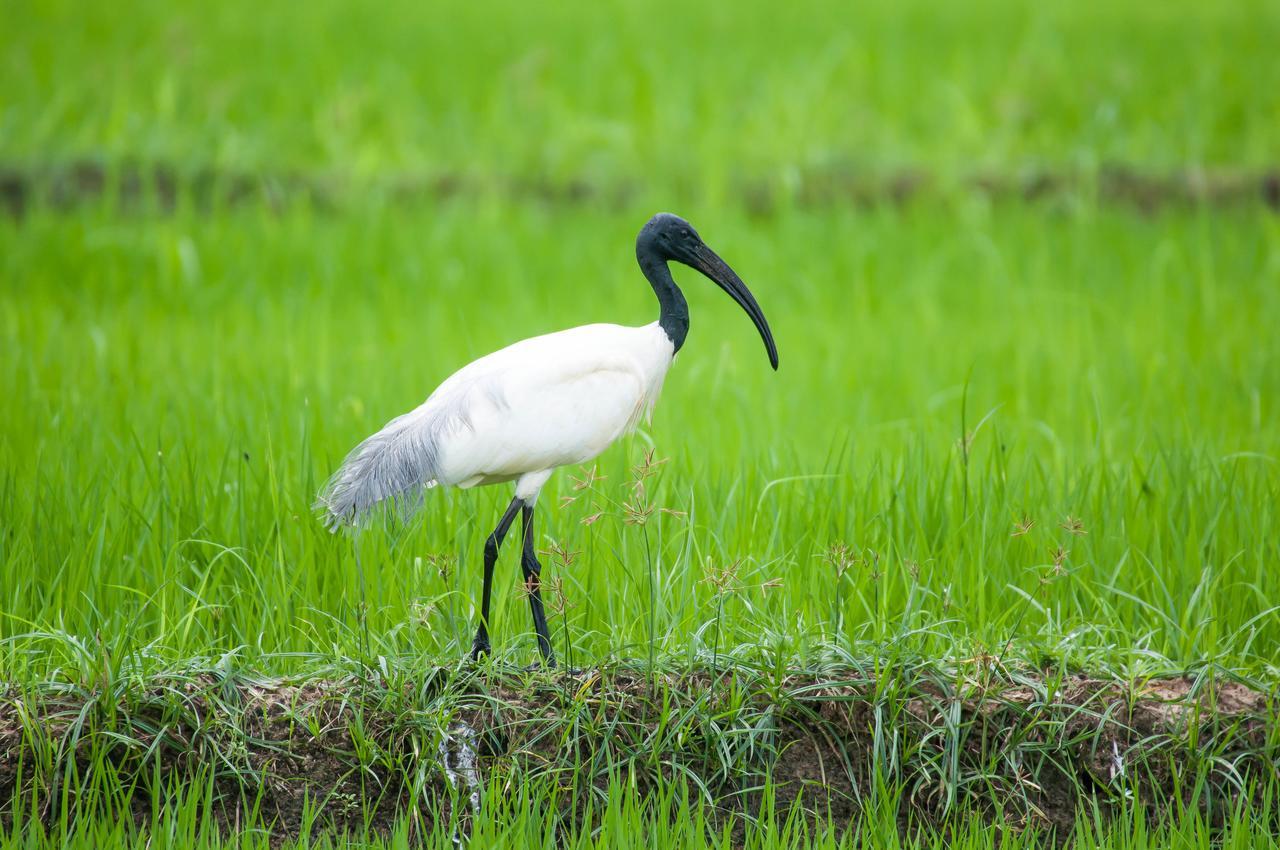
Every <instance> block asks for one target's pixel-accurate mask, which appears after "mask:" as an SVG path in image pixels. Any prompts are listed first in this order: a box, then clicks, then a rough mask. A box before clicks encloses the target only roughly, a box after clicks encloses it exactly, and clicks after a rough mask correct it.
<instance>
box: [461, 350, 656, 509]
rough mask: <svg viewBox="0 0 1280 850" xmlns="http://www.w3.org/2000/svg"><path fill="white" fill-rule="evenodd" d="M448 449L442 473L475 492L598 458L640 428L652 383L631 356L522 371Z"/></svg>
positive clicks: (512, 374) (502, 384)
mask: <svg viewBox="0 0 1280 850" xmlns="http://www.w3.org/2000/svg"><path fill="white" fill-rule="evenodd" d="M495 383H496V386H495V387H494V389H495V390H496V391H495V392H493V393H491V394H486V395H485V396H483V397H481V398H478V399H477V400H476V401H477V404H476V405H475V406H474V407H473V408H472V409H471V410H470V416H469V419H470V424H469V425H468V427H465V428H459V429H457V430H455V431H454V432H452V433H451V434H450V435H449V438H448V439H447V440H446V441H445V442H444V443H442V445H441V447H440V452H441V471H442V473H443V476H444V478H443V479H442V480H446V481H448V482H449V483H451V484H458V485H459V486H463V487H468V486H472V485H475V484H488V483H494V482H497V481H505V480H510V479H512V478H516V477H519V476H520V475H523V474H525V473H527V472H538V471H541V470H547V469H554V468H556V467H559V466H569V465H572V464H577V463H582V462H583V461H586V460H590V459H591V458H593V457H595V456H596V455H598V454H600V453H601V452H602V451H604V450H605V449H606V448H608V447H609V445H610V444H611V443H612V442H613V441H614V440H616V439H617V438H618V437H619V436H621V435H622V434H624V433H625V432H626V431H627V430H628V429H630V428H631V427H633V426H634V425H635V424H636V423H637V422H638V421H639V419H640V418H641V415H642V414H643V411H644V409H645V382H644V380H643V374H642V373H641V372H640V370H639V369H638V368H637V367H636V364H635V363H634V361H632V360H631V359H630V358H628V357H626V356H625V355H606V356H598V357H596V358H594V359H593V360H592V361H591V362H581V361H569V362H564V363H558V364H556V366H555V367H553V368H546V367H545V366H535V367H531V368H515V369H513V370H511V371H509V372H506V373H504V374H503V375H502V376H501V378H500V380H498V381H497V382H495Z"/></svg>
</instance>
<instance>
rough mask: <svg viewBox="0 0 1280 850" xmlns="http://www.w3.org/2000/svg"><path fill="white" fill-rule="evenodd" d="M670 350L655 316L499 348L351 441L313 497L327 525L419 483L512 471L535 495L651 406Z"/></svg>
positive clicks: (485, 480) (484, 480) (470, 482)
mask: <svg viewBox="0 0 1280 850" xmlns="http://www.w3.org/2000/svg"><path fill="white" fill-rule="evenodd" d="M674 354H675V351H674V345H673V344H672V342H671V339H670V338H669V337H668V336H667V334H666V332H665V331H663V330H662V328H661V327H659V325H658V324H657V323H656V322H655V323H653V324H651V325H645V326H643V327H638V328H633V327H624V326H621V325H608V324H597V325H584V326H582V327H577V328H571V329H569V330H565V331H560V332H558V333H552V334H546V335H544V336H538V337H533V338H531V339H526V340H522V341H521V342H517V343H515V344H513V345H510V346H507V347H506V348H503V349H501V350H500V351H496V352H494V353H493V354H490V355H488V356H486V357H482V358H480V359H479V360H476V361H474V362H472V363H470V364H468V365H467V366H465V367H463V368H462V369H460V370H459V371H457V372H456V373H454V374H453V375H452V376H450V377H449V378H448V379H447V380H446V381H445V382H444V383H442V384H441V385H440V386H439V388H437V389H436V391H435V392H433V393H432V394H431V396H430V397H429V398H428V399H427V400H426V401H425V402H423V403H422V404H421V405H420V406H419V407H417V408H416V409H415V410H413V411H411V412H409V413H407V414H405V415H404V416H401V417H398V418H397V419H394V420H392V421H391V422H389V423H387V425H386V426H385V427H384V428H383V429H382V430H381V431H379V432H378V433H377V434H374V435H373V436H372V437H370V438H369V439H367V440H365V441H364V442H363V443H361V444H360V445H359V446H357V447H356V449H355V450H354V451H353V452H352V453H351V455H350V456H349V457H348V458H347V460H346V462H344V463H343V465H342V468H341V469H339V470H338V472H337V473H336V474H335V475H334V477H333V479H332V480H331V481H330V482H329V485H328V486H327V487H326V488H325V492H324V493H323V494H322V495H321V504H322V506H323V507H324V508H325V509H326V510H327V511H328V513H329V515H330V520H331V522H332V523H335V524H336V523H343V522H356V521H359V519H360V518H361V517H362V516H363V515H365V514H367V513H368V511H369V510H371V509H372V508H373V507H375V506H376V505H377V504H378V503H379V502H382V501H383V500H385V499H390V498H395V497H397V496H400V495H401V494H404V493H407V492H409V491H411V490H416V489H418V488H420V487H430V486H434V485H435V484H443V485H454V486H458V487H474V486H477V485H483V484H496V483H499V482H503V481H513V480H514V481H516V482H517V484H516V495H517V496H518V497H520V498H522V499H524V500H525V501H527V502H529V503H532V501H533V500H534V499H535V498H536V497H537V493H538V490H539V489H540V488H541V487H542V485H543V484H544V483H546V481H547V479H548V478H549V477H550V474H551V471H552V470H554V469H555V468H557V467H560V466H570V465H573V464H578V463H583V462H584V461H588V460H591V459H592V458H594V457H596V456H597V455H598V454H600V453H601V452H603V451H604V450H605V449H606V448H608V447H609V445H610V444H612V443H613V442H614V441H615V440H616V439H618V437H620V436H622V435H623V434H625V433H627V432H628V431H630V430H631V429H633V428H634V427H635V426H636V425H637V424H639V422H640V421H641V420H642V419H643V418H645V417H646V416H647V415H648V413H649V412H650V410H651V409H652V408H653V404H654V402H656V401H657V398H658V394H659V392H660V391H661V389H662V381H663V378H664V377H665V376H666V373H667V369H668V368H669V367H670V366H671V362H672V360H673V358H674Z"/></svg>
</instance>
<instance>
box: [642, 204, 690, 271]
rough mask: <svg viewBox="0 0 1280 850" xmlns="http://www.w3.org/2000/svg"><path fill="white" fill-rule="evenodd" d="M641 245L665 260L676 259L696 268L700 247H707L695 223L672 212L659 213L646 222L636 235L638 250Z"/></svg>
mask: <svg viewBox="0 0 1280 850" xmlns="http://www.w3.org/2000/svg"><path fill="white" fill-rule="evenodd" d="M641 245H644V246H646V247H648V248H649V250H651V251H652V252H653V253H654V254H657V255H658V256H659V257H660V258H661V259H663V260H675V261H676V262H678V263H684V264H685V265H686V266H693V267H694V268H697V266H694V265H693V261H694V259H695V258H696V257H697V252H698V249H699V248H703V247H705V246H704V245H703V242H702V237H700V236H698V231H696V230H694V229H693V225H692V224H690V223H689V222H687V221H685V220H684V219H682V218H681V217H680V216H678V215H673V214H672V213H658V214H657V215H655V216H654V217H653V218H651V219H649V220H648V221H647V222H645V225H644V227H643V228H641V230H640V235H639V236H638V237H636V250H637V252H638V251H639V250H640V247H641Z"/></svg>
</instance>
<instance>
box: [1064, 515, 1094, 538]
mask: <svg viewBox="0 0 1280 850" xmlns="http://www.w3.org/2000/svg"><path fill="white" fill-rule="evenodd" d="M1062 529H1063V530H1064V531H1066V532H1068V533H1070V534H1088V533H1089V532H1087V531H1085V529H1084V523H1083V522H1082V521H1081V520H1079V519H1076V518H1075V517H1073V516H1071V515H1070V514H1067V518H1066V519H1065V520H1063V521H1062Z"/></svg>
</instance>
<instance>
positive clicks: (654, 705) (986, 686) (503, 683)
mask: <svg viewBox="0 0 1280 850" xmlns="http://www.w3.org/2000/svg"><path fill="white" fill-rule="evenodd" d="M1278 764H1280V735H1278V734H1277V703H1276V694H1275V693H1263V692H1261V691H1258V690H1252V689H1250V688H1248V687H1246V686H1244V685H1242V684H1239V683H1237V682H1233V681H1213V680H1211V679H1206V678H1199V679H1190V678H1172V679H1157V680H1151V681H1145V682H1137V683H1124V682H1117V681H1114V680H1108V679H1102V678H1096V677H1089V676H1085V675H1072V676H1065V677H1064V676H1061V675H1057V676H1047V675H1042V674H1036V673H1020V674H1016V675H1014V674H1011V673H1009V672H1008V671H1007V670H1004V669H1003V668H997V667H987V668H982V669H978V670H974V671H970V672H968V673H964V674H959V673H955V672H954V671H952V672H951V673H950V674H949V676H947V677H944V676H939V675H922V674H921V672H920V671H918V670H915V671H906V670H903V671H889V672H882V674H881V675H880V677H879V678H874V677H870V676H868V675H866V674H865V673H863V672H860V671H849V672H848V673H847V674H831V673H827V674H825V675H823V676H815V675H811V674H804V673H796V674H791V675H786V676H782V677H778V676H767V675H764V674H758V673H743V672H741V671H738V672H734V673H718V674H712V673H709V672H702V673H693V674H686V675H668V676H663V677H659V678H656V679H650V678H649V677H647V676H646V675H644V674H643V673H640V672H637V671H634V670H629V669H597V670H591V671H583V672H579V673H575V674H565V673H559V674H530V673H523V672H511V673H509V674H496V673H492V672H490V673H478V672H475V671H469V670H465V669H451V670H438V671H431V672H430V673H429V674H427V675H424V676H423V677H422V678H421V679H419V680H417V681H414V682H411V683H409V684H404V685H397V686H391V685H388V684H387V683H386V682H383V681H380V680H379V676H378V674H377V673H376V672H373V671H371V674H370V676H369V677H368V678H365V679H357V678H352V679H349V680H344V681H314V682H281V681H265V680H257V681H251V680H248V679H246V678H244V677H241V678H238V679H234V680H233V679H228V678H226V677H219V676H218V675H214V674H212V673H202V674H197V675H184V676H181V677H173V678H167V679H166V678H160V679H157V680H155V681H151V682H147V683H142V684H138V685H135V686H132V687H128V688H121V687H116V688H114V689H112V690H110V691H109V692H108V691H105V690H97V689H95V688H94V687H92V686H88V687H76V686H69V685H60V686H53V685H50V686H45V687H41V688H18V687H13V686H10V687H9V688H8V689H7V690H6V689H4V688H3V687H0V818H3V819H4V821H5V822H6V823H7V822H8V821H9V820H10V819H11V817H12V812H13V809H14V805H15V804H16V805H19V806H21V807H22V810H23V811H25V812H32V811H34V812H37V813H38V816H39V817H41V818H43V819H45V820H47V821H49V822H53V821H55V820H56V819H57V818H58V817H59V813H60V812H61V811H62V810H63V809H64V808H66V809H68V810H70V811H72V812H77V811H82V810H85V809H90V810H93V811H101V810H102V807H103V806H104V805H106V804H105V803H104V801H103V800H102V799H100V797H101V795H100V794H99V795H97V796H95V794H94V792H92V790H90V789H92V788H93V787H94V786H95V773H96V774H98V776H97V778H98V779H100V778H101V775H103V771H104V770H105V767H104V766H106V765H109V766H110V769H111V770H112V771H114V772H115V779H113V781H114V782H117V783H121V784H123V783H124V782H136V783H137V789H138V790H137V791H136V792H135V793H134V794H133V795H132V798H131V799H130V801H129V803H128V805H129V807H130V808H131V811H132V814H133V816H134V817H136V818H139V819H146V818H149V817H150V814H151V812H150V806H151V803H150V800H151V799H152V794H151V793H149V789H151V788H152V787H153V786H154V785H155V784H156V783H157V782H159V783H162V784H164V785H165V786H166V787H170V788H172V787H181V786H182V785H183V783H191V782H198V781H201V779H205V780H207V779H212V780H213V782H214V784H215V788H216V789H217V792H218V805H217V807H216V811H217V817H218V819H219V821H220V822H221V823H222V824H223V825H224V826H226V827H227V828H229V829H230V828H235V827H236V826H237V825H239V824H243V823H244V822H245V821H246V819H247V818H248V817H249V813H250V812H252V811H257V812H259V813H260V815H261V818H262V820H263V822H265V823H266V824H268V825H269V828H270V829H271V830H272V834H273V835H274V836H275V837H277V838H280V839H283V838H286V837H292V836H296V835H298V834H299V832H301V831H303V830H304V829H308V828H310V829H311V830H312V831H318V830H323V829H331V828H337V829H358V828H360V827H361V826H362V825H363V824H364V823H365V822H366V821H369V822H372V824H373V825H374V827H375V828H389V827H390V825H391V824H392V823H393V822H394V821H395V820H396V819H397V818H400V817H408V818H409V819H410V821H411V822H412V823H415V824H417V828H418V829H421V828H423V827H424V826H427V825H430V824H431V823H433V822H434V821H435V819H439V818H448V817H451V816H452V814H453V813H454V812H455V811H456V812H457V813H458V814H459V815H461V816H462V817H463V819H464V820H465V818H466V816H468V813H469V812H471V811H472V810H474V808H475V807H482V806H484V805H485V802H484V799H483V796H484V795H483V791H484V787H485V784H486V783H487V782H488V781H489V780H491V779H498V780H515V781H521V782H538V781H546V782H554V783H556V784H558V785H559V787H560V788H561V789H569V791H570V793H568V794H565V795H562V796H563V799H565V800H567V801H568V802H567V803H566V808H565V811H564V812H563V813H562V814H563V820H564V822H565V823H566V824H572V823H576V822H581V821H583V820H587V819H590V817H591V803H590V799H591V795H590V794H589V793H587V792H588V791H590V790H591V789H590V787H589V786H591V785H595V786H597V787H605V786H607V783H608V782H609V779H610V777H611V776H613V777H614V778H615V779H619V778H621V779H622V780H624V781H626V782H630V783H633V784H634V785H635V786H636V787H637V788H639V789H640V790H641V791H645V790H648V789H652V788H654V787H656V786H657V785H659V784H661V783H664V782H670V781H673V780H674V781H680V780H679V778H680V777H684V778H685V779H686V780H687V778H688V777H690V776H696V777H697V778H698V782H699V783H700V784H701V786H702V787H703V788H705V789H706V793H707V794H709V795H710V799H709V800H708V802H709V803H711V804H712V805H713V806H714V807H715V809H716V811H717V812H718V816H719V817H721V818H729V817H732V816H733V815H734V814H735V813H740V812H744V811H745V812H749V813H752V814H754V813H755V812H756V811H757V810H758V807H759V805H760V792H759V791H758V790H756V789H758V788H759V786H760V785H761V783H762V782H763V781H764V780H766V779H768V780H771V781H772V783H773V784H774V787H775V788H776V794H777V797H778V799H779V802H780V803H781V805H779V806H778V807H777V810H778V811H779V812H782V813H784V815H783V816H785V812H786V811H787V809H788V807H789V806H790V805H799V806H802V807H803V808H804V809H805V810H806V811H807V812H809V813H811V814H812V815H813V816H814V817H816V818H819V819H822V818H826V817H828V816H829V817H830V818H831V819H832V820H833V821H834V822H836V823H837V824H853V823H855V822H856V821H857V819H858V818H859V816H860V812H861V810H862V806H863V802H864V801H865V800H866V795H867V793H868V790H869V789H870V788H871V786H872V780H873V777H874V776H875V774H876V773H877V772H879V773H880V774H881V775H882V776H884V777H885V778H886V779H887V780H888V781H889V782H890V783H892V784H895V785H896V786H897V787H899V788H901V789H902V791H903V793H902V795H901V801H900V812H899V820H900V822H901V823H902V824H903V827H904V829H911V828H913V825H914V826H917V827H918V826H923V827H929V826H931V825H937V824H939V823H942V822H945V821H946V820H947V819H948V818H949V817H953V816H964V817H973V816H979V817H991V818H994V817H997V816H999V817H1001V818H1003V819H1004V820H1005V821H1012V822H1014V823H1016V824H1026V825H1028V826H1030V825H1036V826H1041V827H1052V828H1055V829H1056V830H1057V831H1058V833H1059V834H1064V833H1065V832H1066V831H1067V830H1069V829H1070V827H1071V825H1072V823H1073V822H1074V820H1075V817H1076V814H1077V812H1079V811H1080V810H1081V807H1082V806H1083V807H1087V811H1089V812H1093V811H1095V810H1099V811H1101V812H1103V813H1104V814H1105V813H1106V812H1108V811H1112V810H1115V809H1116V808H1117V807H1119V806H1121V805H1122V804H1125V801H1128V803H1127V805H1137V806H1142V807H1145V808H1147V809H1148V810H1149V813H1150V814H1151V815H1152V816H1153V818H1155V819H1157V820H1158V819H1160V818H1163V817H1169V816H1172V813H1173V812H1175V811H1176V809H1177V808H1178V806H1179V801H1181V805H1184V806H1185V805H1193V806H1199V807H1200V808H1201V809H1203V810H1204V811H1205V813H1206V815H1207V816H1208V817H1209V818H1210V819H1211V820H1212V819H1215V818H1217V817H1219V816H1220V815H1221V814H1222V813H1224V812H1226V811H1228V810H1229V809H1230V808H1231V806H1233V805H1235V804H1236V803H1237V802H1238V801H1240V800H1241V798H1242V797H1248V796H1249V795H1250V794H1251V793H1257V792H1253V791H1251V790H1250V789H1251V787H1252V786H1253V784H1254V783H1255V782H1256V781H1259V780H1270V779H1272V778H1274V774H1275V771H1276V769H1277V767H1276V766H1277V765H1278ZM1197 788H1198V789H1199V793H1198V794H1197V793H1193V790H1194V789H1197ZM307 800H310V801H311V804H312V805H313V806H314V805H315V802H316V801H321V806H320V811H321V817H320V820H319V821H318V822H316V823H314V824H311V825H310V827H308V825H307V824H306V822H305V820H304V809H305V806H306V801H307Z"/></svg>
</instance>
